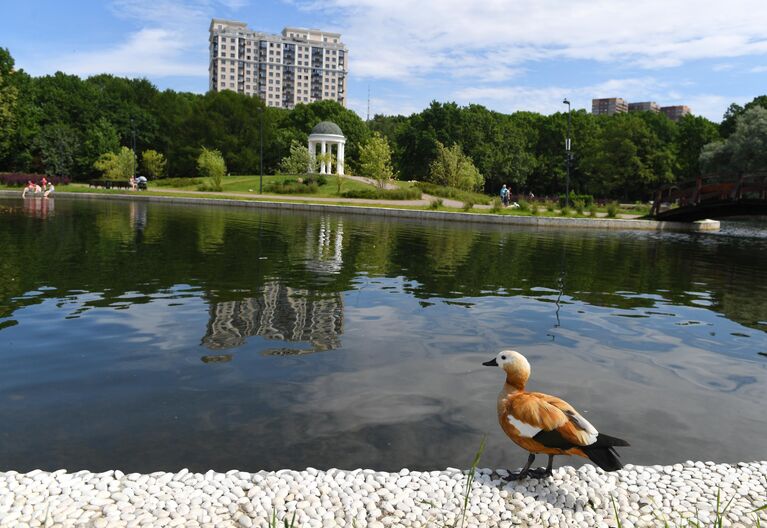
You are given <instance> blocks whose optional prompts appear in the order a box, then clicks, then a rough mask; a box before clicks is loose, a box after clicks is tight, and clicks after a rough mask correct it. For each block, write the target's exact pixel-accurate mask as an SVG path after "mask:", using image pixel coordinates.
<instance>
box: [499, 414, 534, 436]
mask: <svg viewBox="0 0 767 528" xmlns="http://www.w3.org/2000/svg"><path fill="white" fill-rule="evenodd" d="M506 419H507V420H508V421H509V423H510V424H511V425H513V426H514V427H516V428H517V429H518V430H519V434H521V435H522V436H527V437H529V438H532V437H534V436H535V435H537V434H538V433H540V432H541V428H540V427H535V426H532V425H530V424H526V423H525V422H520V421H519V420H517V419H516V418H514V416H512V415H511V413H509V414H507V415H506Z"/></svg>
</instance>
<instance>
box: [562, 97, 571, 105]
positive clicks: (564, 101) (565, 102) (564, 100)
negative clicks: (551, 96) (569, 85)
mask: <svg viewBox="0 0 767 528" xmlns="http://www.w3.org/2000/svg"><path fill="white" fill-rule="evenodd" d="M562 104H566V105H567V106H570V101H568V100H567V98H565V99H563V100H562Z"/></svg>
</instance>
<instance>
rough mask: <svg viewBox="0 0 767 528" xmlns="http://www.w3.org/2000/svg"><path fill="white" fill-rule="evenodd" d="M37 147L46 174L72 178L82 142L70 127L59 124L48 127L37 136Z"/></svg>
mask: <svg viewBox="0 0 767 528" xmlns="http://www.w3.org/2000/svg"><path fill="white" fill-rule="evenodd" d="M35 145H36V146H37V149H38V150H39V152H40V158H41V159H42V162H43V165H44V167H45V173H46V174H50V175H54V174H55V175H57V176H67V177H71V176H72V170H73V169H74V166H75V154H76V153H77V150H78V148H79V146H80V142H79V140H78V139H77V134H76V133H75V131H74V130H73V129H72V128H71V127H70V126H68V125H64V124H59V123H56V124H53V125H48V126H46V127H45V128H44V129H43V130H42V132H41V133H40V135H38V136H37V139H36V141H35Z"/></svg>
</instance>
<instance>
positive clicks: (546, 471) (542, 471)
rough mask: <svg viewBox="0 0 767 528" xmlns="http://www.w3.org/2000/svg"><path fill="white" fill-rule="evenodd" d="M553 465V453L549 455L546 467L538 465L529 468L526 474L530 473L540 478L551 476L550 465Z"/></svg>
mask: <svg viewBox="0 0 767 528" xmlns="http://www.w3.org/2000/svg"><path fill="white" fill-rule="evenodd" d="M553 465H554V455H549V463H548V464H546V467H545V468H543V467H539V468H537V469H531V470H530V471H528V475H530V476H531V477H533V478H537V479H541V478H548V477H550V476H552V474H553V471H552V466H553Z"/></svg>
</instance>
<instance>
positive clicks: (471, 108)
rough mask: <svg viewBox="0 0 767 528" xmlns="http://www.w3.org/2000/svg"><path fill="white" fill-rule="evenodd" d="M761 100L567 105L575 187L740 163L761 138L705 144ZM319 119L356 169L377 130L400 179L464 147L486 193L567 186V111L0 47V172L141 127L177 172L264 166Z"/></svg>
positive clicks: (144, 138) (144, 143)
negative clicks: (161, 83)
mask: <svg viewBox="0 0 767 528" xmlns="http://www.w3.org/2000/svg"><path fill="white" fill-rule="evenodd" d="M754 108H767V95H762V96H759V97H756V98H755V99H754V100H752V101H750V102H748V103H746V104H745V105H743V106H739V105H732V106H731V107H730V108H729V109H728V110H727V112H726V114H725V115H724V121H723V122H722V125H721V126H719V125H717V124H716V123H713V122H711V121H709V120H708V119H705V118H703V117H695V116H687V117H685V118H682V119H681V120H680V121H679V122H673V121H671V120H669V119H666V118H665V116H663V115H659V114H653V113H650V112H639V113H629V114H621V115H616V116H594V115H591V114H590V113H588V112H586V111H584V110H580V111H573V112H572V114H570V118H571V123H570V137H571V138H572V160H571V164H570V169H571V170H570V187H571V189H573V190H574V191H575V192H576V193H589V194H598V195H602V196H604V197H610V198H622V199H623V198H625V199H630V200H636V199H643V198H649V197H650V195H651V193H652V191H653V190H654V189H655V188H656V187H657V186H658V185H659V184H662V183H665V182H673V181H680V180H687V179H691V178H694V177H696V176H697V175H698V174H699V173H700V171H701V165H700V163H702V162H703V161H704V160H708V159H709V158H710V159H712V160H719V161H718V162H717V163H719V166H720V168H722V170H729V169H735V168H736V167H740V166H741V165H742V164H743V163H745V161H744V160H746V159H756V158H754V157H753V156H755V154H754V153H755V150H754V149H755V148H757V147H753V148H752V147H747V144H748V141H747V140H746V138H745V137H744V136H743V135H742V134H741V135H740V136H739V139H738V140H737V141H736V142H735V143H729V144H727V146H725V144H724V143H723V144H722V145H720V146H719V147H715V146H711V147H705V149H704V145H708V144H710V143H714V142H716V141H717V140H719V139H721V138H725V139H729V138H730V137H732V136H733V135H735V134H736V129H737V126H738V124H739V122H740V120H741V118H742V117H744V116H745V115H746V114H747V113H748V112H750V111H751V110H752V109H754ZM325 120H329V121H333V122H335V123H336V124H338V125H339V126H340V128H341V129H342V131H343V133H344V135H345V136H346V138H347V142H346V160H345V161H346V172H347V173H350V174H354V173H365V172H370V169H369V167H366V166H365V165H364V164H363V163H362V153H363V150H364V148H365V146H366V145H367V144H368V140H369V139H370V137H371V134H372V133H373V132H378V133H380V134H381V137H382V138H385V139H386V141H388V145H389V150H390V154H391V165H392V167H391V168H392V172H394V173H395V174H397V175H398V177H400V178H402V179H407V180H411V179H418V180H428V179H430V177H431V166H432V162H433V161H435V160H437V159H438V157H440V156H441V157H442V158H444V152H443V150H444V147H443V148H442V150H441V148H440V147H439V145H449V146H451V147H450V148H451V149H453V148H454V147H453V145H458V147H459V148H460V150H461V152H462V153H463V155H464V156H465V158H466V159H467V160H470V161H471V163H472V164H473V166H474V167H475V168H476V169H477V171H478V174H481V175H482V176H484V178H483V181H484V188H483V189H482V190H484V191H485V192H486V193H489V194H493V195H495V194H496V193H497V192H498V189H499V188H500V186H501V185H502V184H503V183H506V184H510V185H512V186H513V187H514V188H515V190H519V191H522V192H527V191H533V192H534V193H535V194H537V195H545V194H548V195H552V194H559V193H561V192H562V191H563V190H564V187H565V177H566V164H565V150H564V141H565V137H566V136H567V128H568V114H566V113H563V112H559V113H554V114H552V115H541V114H538V113H535V112H527V111H518V112H514V113H512V114H503V113H500V112H494V111H491V110H489V109H487V108H485V107H483V106H481V105H475V104H470V105H468V106H459V105H457V104H456V103H452V102H436V101H435V102H432V103H431V104H430V105H429V106H428V107H427V108H425V109H423V110H422V111H421V112H417V113H414V114H412V115H409V116H380V115H378V116H375V117H374V118H373V119H372V120H371V121H370V122H369V123H365V122H364V121H363V120H362V119H360V117H359V116H358V115H357V114H356V113H355V112H353V111H351V110H349V109H346V108H344V107H343V106H341V105H340V104H338V103H337V102H335V101H319V102H315V103H310V104H299V105H297V106H296V107H295V108H294V109H292V110H285V109H279V108H271V107H266V106H265V104H264V103H263V102H262V101H261V100H260V99H259V98H257V97H249V96H245V95H242V94H237V93H234V92H231V91H224V92H210V93H207V94H204V95H200V94H192V93H183V92H175V91H172V90H164V91H160V90H158V89H157V88H156V87H155V86H153V85H152V84H151V83H150V82H149V81H147V80H146V79H126V78H120V77H115V76H113V75H107V74H103V75H96V76H93V77H90V78H88V79H81V78H79V77H77V76H74V75H67V74H64V73H61V72H57V73H55V74H53V75H46V76H41V77H32V76H30V75H28V74H27V73H25V72H24V71H23V70H15V69H14V62H13V58H12V57H11V55H10V53H8V51H7V50H5V49H2V48H0V171H16V172H42V171H47V172H49V173H62V174H63V173H68V175H70V176H71V177H72V178H73V179H75V180H78V179H79V180H87V179H89V178H91V177H93V176H94V175H95V174H97V173H98V170H97V169H96V168H95V162H96V161H97V160H98V159H99V157H100V156H101V155H102V154H104V153H107V152H112V153H117V152H118V151H119V150H120V147H132V145H133V136H134V134H135V141H136V150H137V151H138V152H144V151H147V150H154V151H156V152H158V153H159V154H162V156H164V158H165V160H166V165H165V171H164V173H165V174H166V175H167V176H170V177H190V176H193V175H195V174H196V173H197V161H198V158H199V155H200V145H205V146H206V147H208V148H209V149H212V150H217V151H218V152H220V154H221V156H222V157H223V158H224V159H226V162H227V163H226V165H227V166H228V169H229V170H230V171H231V172H232V173H235V174H258V173H259V171H260V166H261V162H262V161H263V167H264V171H265V172H266V173H267V174H271V173H274V172H275V171H277V170H286V167H284V166H281V163H282V160H284V159H285V158H290V157H292V155H293V150H294V149H293V146H294V145H295V144H296V143H297V144H298V145H299V147H298V148H303V147H302V146H303V145H305V144H306V142H307V139H308V135H309V134H310V133H311V131H312V129H313V128H314V127H315V126H316V125H317V123H319V122H320V121H325ZM757 121H758V120H757ZM262 124H263V126H262ZM744 126H745V125H744ZM749 126H751V125H749ZM753 127H757V124H756V123H754V124H753ZM757 128H758V127H757ZM262 141H263V160H262V159H261V143H262ZM736 144H740V145H741V147H740V148H739V149H738V150H737V151H738V152H751V153H752V154H753V156H752V154H749V155H747V156H746V157H745V158H743V159H741V160H740V161H738V160H735V161H733V158H732V156H734V155H735V151H734V150H733V151H730V150H728V149H730V148H734V147H735V146H736ZM701 152H704V153H705V154H706V156H707V157H706V156H704V157H701ZM301 156H303V153H302V154H301ZM749 156H751V157H749ZM739 159H740V158H739ZM442 161H444V159H442ZM733 162H734V163H740V164H741V165H732V164H731V163H733ZM299 165H302V163H300V162H296V164H294V165H293V166H292V168H291V169H290V172H293V170H295V169H297V168H298V167H299ZM307 165H308V163H307ZM752 165H753V164H752ZM749 167H751V165H749ZM709 169H710V167H709ZM304 170H305V168H303V166H302V167H301V169H300V172H303V171H304ZM738 170H740V169H738ZM748 170H751V169H750V168H749V169H748ZM475 176H476V175H475ZM470 179H471V178H469V180H470ZM474 188H475V187H474Z"/></svg>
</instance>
